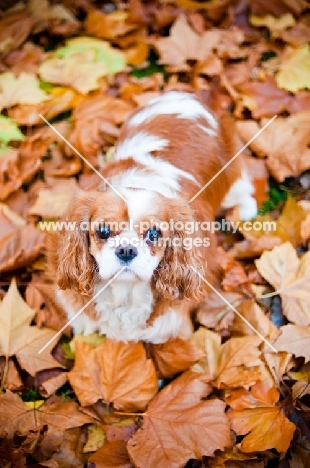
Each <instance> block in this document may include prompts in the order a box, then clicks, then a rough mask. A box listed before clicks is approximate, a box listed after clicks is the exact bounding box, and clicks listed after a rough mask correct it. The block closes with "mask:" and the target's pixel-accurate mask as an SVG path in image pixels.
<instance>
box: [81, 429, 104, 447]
mask: <svg viewBox="0 0 310 468" xmlns="http://www.w3.org/2000/svg"><path fill="white" fill-rule="evenodd" d="M87 430H88V434H87V442H86V444H85V447H84V448H83V452H84V453H88V452H96V451H97V450H99V449H100V448H101V447H102V446H103V445H104V444H105V443H106V439H107V438H106V435H105V432H104V430H103V429H102V427H101V426H99V424H91V425H90V426H88V428H87Z"/></svg>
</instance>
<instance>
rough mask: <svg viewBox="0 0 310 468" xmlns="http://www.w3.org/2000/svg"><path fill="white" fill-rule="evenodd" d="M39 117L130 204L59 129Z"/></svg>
mask: <svg viewBox="0 0 310 468" xmlns="http://www.w3.org/2000/svg"><path fill="white" fill-rule="evenodd" d="M39 116H40V117H41V119H42V120H44V122H45V123H46V124H47V125H48V126H49V127H50V128H51V129H52V130H54V132H55V133H56V134H57V135H58V136H59V137H60V138H61V139H62V140H63V141H64V142H65V143H66V144H67V145H68V146H69V147H70V148H71V149H72V150H73V151H74V152H75V153H76V154H77V155H78V156H79V157H80V158H81V159H82V160H83V161H84V162H85V163H86V164H87V165H88V166H89V167H90V168H91V169H92V170H93V171H94V172H95V173H96V174H97V175H98V176H99V177H101V179H102V180H104V182H105V183H106V184H107V185H108V186H109V187H110V188H111V189H112V190H114V192H115V193H116V194H117V195H118V196H119V197H120V198H121V199H122V200H124V202H126V203H128V202H127V200H126V198H124V197H123V195H122V194H121V193H120V192H119V191H118V190H116V188H115V187H113V185H112V184H110V182H109V181H108V180H107V179H106V178H105V177H104V176H103V175H102V174H100V172H99V171H97V169H96V168H95V167H94V166H93V165H92V164H91V163H90V162H89V161H87V159H86V158H84V156H83V155H82V154H81V153H80V152H79V151H78V150H77V149H76V148H74V146H73V145H71V143H70V141H68V140H67V139H66V138H65V137H64V136H63V135H62V134H61V133H60V132H59V131H58V130H57V128H55V127H54V125H52V124H51V123H50V122H49V121H48V120H46V118H45V117H43V115H42V114H39Z"/></svg>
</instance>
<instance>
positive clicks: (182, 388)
mask: <svg viewBox="0 0 310 468" xmlns="http://www.w3.org/2000/svg"><path fill="white" fill-rule="evenodd" d="M208 388H209V387H208V386H207V385H206V384H204V383H203V382H202V381H201V380H200V379H199V377H197V374H194V373H192V372H186V373H185V374H183V375H181V376H180V377H179V378H178V379H176V380H175V381H174V382H173V383H172V384H170V385H168V386H167V387H165V388H164V389H163V390H162V391H161V392H160V393H159V394H158V396H157V397H156V398H154V400H153V401H152V402H151V403H150V405H149V407H148V410H147V412H146V413H145V415H144V423H143V427H142V429H140V430H138V432H136V434H135V435H134V436H133V437H132V438H131V439H129V441H128V446H127V447H128V451H129V455H130V458H131V460H132V461H133V463H134V465H135V466H136V467H137V468H145V467H148V468H154V467H156V468H158V467H169V468H180V467H183V466H184V464H185V463H186V461H187V460H188V459H189V458H201V457H202V456H203V455H213V453H214V451H215V450H217V449H221V450H223V448H224V447H228V446H231V440H230V433H229V425H228V421H227V417H226V415H225V412H224V411H225V404H224V403H223V402H222V401H220V400H218V399H212V400H209V401H206V400H201V398H202V397H205V396H206V395H207V393H208Z"/></svg>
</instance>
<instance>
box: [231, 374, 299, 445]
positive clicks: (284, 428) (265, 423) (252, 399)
mask: <svg viewBox="0 0 310 468" xmlns="http://www.w3.org/2000/svg"><path fill="white" fill-rule="evenodd" d="M279 395H280V394H279V392H278V390H277V389H276V388H275V387H271V386H270V385H269V383H266V382H260V383H258V384H256V385H254V386H253V387H252V388H251V390H250V391H249V390H244V389H242V390H236V391H235V392H234V393H233V394H232V395H231V396H230V397H229V398H227V399H226V402H227V403H228V404H229V405H230V407H231V408H232V409H230V410H229V411H228V416H229V418H230V420H231V424H232V429H233V430H234V431H235V432H236V433H237V434H238V435H245V434H247V435H246V437H245V438H244V439H243V440H242V442H241V443H240V444H239V448H240V450H241V451H242V452H246V453H248V452H254V451H263V450H268V449H270V448H275V449H277V450H278V451H279V452H286V450H287V449H288V447H289V445H290V442H291V440H292V438H293V435H294V431H295V429H296V426H295V424H293V423H292V422H290V421H289V420H288V419H287V418H286V417H285V416H284V413H283V412H282V410H281V408H280V407H279V406H276V404H277V401H278V400H279Z"/></svg>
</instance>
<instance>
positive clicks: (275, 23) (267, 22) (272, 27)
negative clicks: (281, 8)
mask: <svg viewBox="0 0 310 468" xmlns="http://www.w3.org/2000/svg"><path fill="white" fill-rule="evenodd" d="M249 19H250V23H251V24H253V26H257V27H259V26H266V27H267V28H268V29H269V31H270V32H271V36H272V37H274V38H277V37H279V36H281V33H282V32H283V31H285V30H286V29H288V28H291V27H292V26H294V25H295V24H296V21H295V19H294V16H293V15H292V14H291V13H286V14H285V15H281V16H280V17H276V16H272V15H266V16H257V15H250V18H249Z"/></svg>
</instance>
